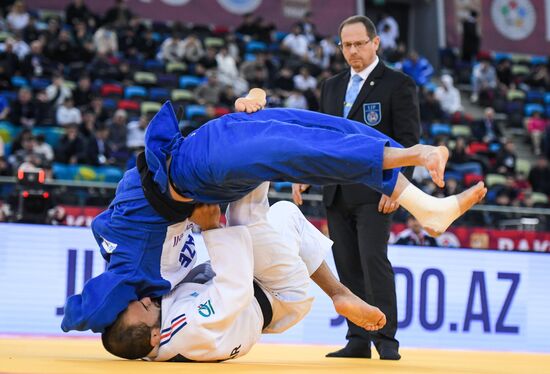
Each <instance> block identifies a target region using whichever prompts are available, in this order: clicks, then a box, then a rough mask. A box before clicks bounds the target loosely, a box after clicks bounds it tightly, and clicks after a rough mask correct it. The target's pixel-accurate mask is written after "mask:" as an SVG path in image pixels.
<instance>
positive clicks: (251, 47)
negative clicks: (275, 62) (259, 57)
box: [246, 40, 267, 53]
mask: <svg viewBox="0 0 550 374" xmlns="http://www.w3.org/2000/svg"><path fill="white" fill-rule="evenodd" d="M265 51H267V44H265V43H264V42H260V41H257V40H251V41H249V42H248V43H247V44H246V52H247V53H254V52H265Z"/></svg>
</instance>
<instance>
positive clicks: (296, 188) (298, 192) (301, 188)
mask: <svg viewBox="0 0 550 374" xmlns="http://www.w3.org/2000/svg"><path fill="white" fill-rule="evenodd" d="M309 187H311V186H310V185H309V184H300V183H292V200H293V201H294V204H296V205H302V204H303V203H304V201H303V200H302V192H306V191H307V189H308V188H309Z"/></svg>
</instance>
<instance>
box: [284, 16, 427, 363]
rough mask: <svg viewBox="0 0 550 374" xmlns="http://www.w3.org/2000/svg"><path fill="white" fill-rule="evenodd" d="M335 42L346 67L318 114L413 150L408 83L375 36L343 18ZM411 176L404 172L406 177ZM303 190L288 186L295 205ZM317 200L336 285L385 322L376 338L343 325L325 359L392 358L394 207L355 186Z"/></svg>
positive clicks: (365, 22) (326, 89) (368, 24)
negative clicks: (384, 57)
mask: <svg viewBox="0 0 550 374" xmlns="http://www.w3.org/2000/svg"><path fill="white" fill-rule="evenodd" d="M339 36H340V40H341V43H340V49H341V51H342V54H343V55H344V58H345V60H346V62H347V63H348V64H349V66H350V68H349V69H347V70H345V71H343V72H341V73H339V74H337V75H336V76H334V77H331V78H329V79H327V80H326V81H325V82H324V84H323V85H322V87H321V100H320V111H321V112H322V113H327V114H332V115H336V116H343V117H346V118H349V119H352V120H355V121H358V122H362V123H364V124H365V126H372V127H374V128H375V129H377V130H378V131H380V132H382V133H384V134H386V135H389V136H390V137H392V138H393V139H395V140H396V141H398V142H399V143H401V144H402V145H403V146H404V147H410V146H412V145H415V144H418V141H419V137H420V118H419V109H418V97H417V93H416V86H415V83H414V82H413V80H412V79H411V78H409V77H408V76H406V75H405V74H403V73H401V72H398V71H395V70H393V69H390V68H388V67H386V65H384V63H383V62H382V61H380V59H379V58H378V56H377V51H378V47H379V45H380V38H379V37H378V35H377V33H376V28H375V26H374V24H373V23H372V21H371V20H370V19H369V18H367V17H364V16H353V17H350V18H348V19H346V20H344V21H343V22H342V23H341V25H340V28H339ZM412 171H413V170H412V169H411V170H405V175H406V176H407V178H409V179H410V177H411V176H412ZM307 188H308V186H307V185H293V193H294V202H295V203H297V204H301V202H302V201H301V200H302V199H301V193H302V192H303V191H305V190H306V189H307ZM323 201H324V204H325V206H326V209H327V219H328V227H329V232H330V237H331V239H332V240H333V241H334V245H333V248H332V250H333V254H334V260H335V263H336V269H337V271H338V275H339V277H340V280H341V281H342V283H343V284H344V285H346V286H347V287H348V288H350V290H351V291H352V292H353V293H355V294H356V295H358V296H360V297H361V298H363V300H365V301H366V302H368V303H370V304H372V305H375V306H377V307H379V308H380V309H381V310H382V312H384V313H385V314H386V316H387V324H386V327H384V328H383V329H382V330H380V331H378V332H375V333H369V332H367V331H364V330H362V329H361V328H359V327H358V326H356V325H354V324H353V323H351V322H350V321H349V320H348V321H347V323H348V332H347V335H346V339H347V340H348V343H347V345H346V346H345V347H344V348H342V349H340V350H339V351H336V352H332V353H329V354H327V357H356V358H370V357H371V342H372V343H374V345H375V347H376V349H377V350H378V353H379V354H380V358H381V359H383V360H399V359H400V358H401V356H400V355H399V342H398V341H397V340H396V339H395V333H396V330H397V305H396V296H395V280H394V273H393V269H392V266H391V264H390V262H389V260H388V238H389V233H390V227H391V221H392V213H393V212H394V211H395V210H396V209H397V208H398V207H399V205H398V204H397V202H395V201H392V200H391V199H390V198H389V196H386V195H381V194H380V193H378V192H376V191H374V190H372V189H370V188H368V187H367V186H366V185H362V184H351V185H332V186H326V187H324V190H323Z"/></svg>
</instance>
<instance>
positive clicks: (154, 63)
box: [143, 60, 164, 71]
mask: <svg viewBox="0 0 550 374" xmlns="http://www.w3.org/2000/svg"><path fill="white" fill-rule="evenodd" d="M143 67H144V69H145V70H147V71H164V62H162V61H159V60H147V61H145V63H144V64H143Z"/></svg>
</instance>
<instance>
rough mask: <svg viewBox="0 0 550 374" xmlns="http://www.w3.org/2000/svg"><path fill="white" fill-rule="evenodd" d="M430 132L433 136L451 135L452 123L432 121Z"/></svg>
mask: <svg viewBox="0 0 550 374" xmlns="http://www.w3.org/2000/svg"><path fill="white" fill-rule="evenodd" d="M430 133H431V134H432V136H437V135H451V125H449V124H447V123H432V125H431V127H430Z"/></svg>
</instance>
